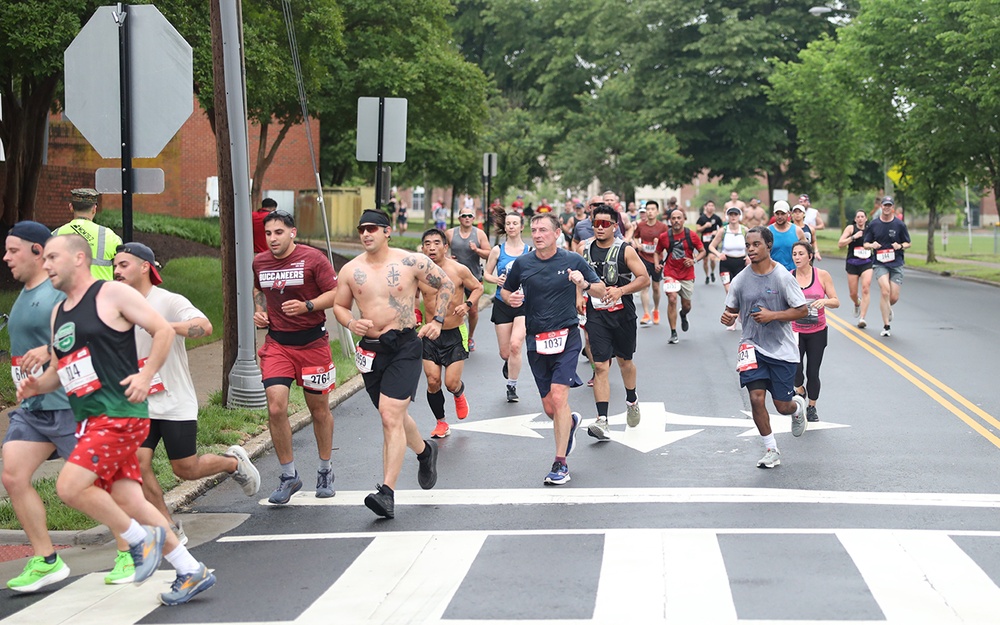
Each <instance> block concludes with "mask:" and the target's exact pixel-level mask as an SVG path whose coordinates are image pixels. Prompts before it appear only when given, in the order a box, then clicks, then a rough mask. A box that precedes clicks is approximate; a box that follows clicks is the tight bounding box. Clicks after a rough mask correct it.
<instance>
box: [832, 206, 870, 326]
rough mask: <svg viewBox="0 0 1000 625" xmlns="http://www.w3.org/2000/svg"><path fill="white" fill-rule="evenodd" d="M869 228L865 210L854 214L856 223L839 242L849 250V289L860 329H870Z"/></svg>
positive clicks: (845, 232) (839, 245) (850, 226)
mask: <svg viewBox="0 0 1000 625" xmlns="http://www.w3.org/2000/svg"><path fill="white" fill-rule="evenodd" d="M867 228H868V214H867V213H865V211H863V210H859V211H858V212H856V213H854V223H852V224H848V226H847V227H846V228H844V233H843V234H841V235H840V240H839V241H837V247H839V248H841V249H843V248H844V247H846V248H847V267H846V269H847V288H848V289H849V290H850V294H851V302H853V303H854V318H855V319H857V320H858V327H859V328H861V329H864V328H866V327H868V323H867V322H866V321H865V316H866V315H867V314H868V302H869V293H870V292H871V286H872V263H873V261H872V251H871V250H870V249H868V248H866V247H865V245H864V239H865V231H866V230H867ZM858 282H860V283H861V297H860V298H858Z"/></svg>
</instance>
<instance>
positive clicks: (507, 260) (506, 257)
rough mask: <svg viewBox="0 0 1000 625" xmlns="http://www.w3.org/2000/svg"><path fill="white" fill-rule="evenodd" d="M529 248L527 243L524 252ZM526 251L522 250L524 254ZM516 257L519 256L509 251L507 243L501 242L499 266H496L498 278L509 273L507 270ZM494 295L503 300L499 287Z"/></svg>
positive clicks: (498, 258)
mask: <svg viewBox="0 0 1000 625" xmlns="http://www.w3.org/2000/svg"><path fill="white" fill-rule="evenodd" d="M528 249H529V248H528V246H527V245H525V246H524V252H527V251H528ZM524 252H522V254H523V253H524ZM516 258H517V256H511V255H510V254H508V253H507V245H506V244H505V243H501V244H500V256H499V257H497V267H496V272H497V277H498V278H499V277H500V276H506V275H507V272H508V271H510V266H511V265H513V264H514V259H516ZM493 297H495V298H496V299H497V301H499V302H502V301H503V300H502V299H500V288H497V292H496V294H495V295H494V296H493Z"/></svg>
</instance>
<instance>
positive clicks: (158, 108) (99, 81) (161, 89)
mask: <svg viewBox="0 0 1000 625" xmlns="http://www.w3.org/2000/svg"><path fill="white" fill-rule="evenodd" d="M115 12H116V9H115V7H100V8H98V9H97V11H96V12H95V13H94V15H93V16H92V17H91V18H90V20H89V21H88V22H87V24H86V25H85V26H84V27H83V28H82V29H81V30H80V34H79V35H77V36H76V38H75V39H74V40H73V43H71V44H70V45H69V47H68V48H66V52H65V53H64V62H65V76H64V81H65V84H66V109H65V115H66V117H68V118H69V120H70V121H71V122H73V125H74V126H76V127H77V129H78V130H79V131H80V132H81V133H82V134H83V136H84V137H85V138H86V139H87V141H88V142H90V145H92V146H94V149H95V150H97V153H98V154H100V155H101V156H102V157H104V158H120V157H121V112H120V111H121V99H120V95H119V92H120V87H119V77H118V28H119V27H118V24H116V23H115V18H114V14H115ZM126 21H127V22H128V23H129V24H128V27H129V40H130V43H129V48H130V54H129V64H130V67H131V77H130V83H131V94H130V97H131V113H132V124H131V130H132V156H133V158H153V157H155V156H157V155H158V154H159V153H160V151H161V150H162V149H163V148H164V146H166V145H167V142H168V141H170V139H171V138H172V137H173V136H174V134H175V133H176V132H177V131H178V130H179V129H180V127H181V126H182V125H183V124H184V122H185V120H187V118H188V117H190V116H191V112H192V110H193V109H194V104H193V97H192V96H193V70H192V67H193V66H192V56H191V46H190V45H188V43H187V42H186V41H184V39H183V38H182V37H181V36H180V33H178V32H177V31H176V30H175V29H174V27H173V26H171V25H170V22H168V21H167V19H166V18H165V17H163V14H162V13H160V11H159V10H158V9H157V8H156V7H155V6H152V5H129V7H128V17H127V19H126Z"/></svg>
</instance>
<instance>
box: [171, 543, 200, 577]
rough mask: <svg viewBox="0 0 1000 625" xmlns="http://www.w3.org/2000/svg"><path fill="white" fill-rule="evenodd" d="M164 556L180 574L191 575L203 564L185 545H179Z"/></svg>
mask: <svg viewBox="0 0 1000 625" xmlns="http://www.w3.org/2000/svg"><path fill="white" fill-rule="evenodd" d="M163 557H164V558H166V559H167V562H169V563H170V566H172V567H174V568H175V569H176V570H177V574H178V575H191V574H193V573H197V572H198V571H199V570H200V569H201V565H200V564H198V561H197V560H195V559H194V556H193V555H191V552H190V551H188V550H187V547H185V546H184V545H177V548H176V549H174V550H173V551H171V552H170V553H166V554H164V555H163Z"/></svg>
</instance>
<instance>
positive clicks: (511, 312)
mask: <svg viewBox="0 0 1000 625" xmlns="http://www.w3.org/2000/svg"><path fill="white" fill-rule="evenodd" d="M523 219H524V218H523V217H521V216H520V215H518V214H517V213H513V212H512V213H509V214H508V215H507V216H506V217H504V222H503V230H504V236H505V237H506V240H505V241H504V242H503V243H500V244H499V245H496V246H494V247H493V249H492V250H490V256H489V258H488V259H486V270H485V273H484V274H483V279H484V280H486V281H487V282H489V283H490V284H495V285H497V290H496V294H495V295H494V296H493V312H492V314H491V315H490V321H492V322H493V328H494V330H495V331H496V333H497V347H498V348H499V350H500V360H502V361H503V369H502V370H501V372H502V374H503V377H504V380H505V381H506V385H507V401H508V402H511V403H513V402H516V401H518V397H517V377H518V376H519V375H521V346H522V345H523V344H524V333H525V329H524V309H520V310H519V309H516V308H512V307H511V306H509V305H508V304H507V302H505V301H503V299H501V297H500V289H501V287H503V284H504V281H505V280H506V279H507V272H509V271H510V267H511V265H513V264H514V259H515V258H517V257H518V256H521V255H523V254H525V253H527V252H528V246H527V245H525V244H524V239H522V238H521V230H522V229H523V228H524V221H523Z"/></svg>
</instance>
